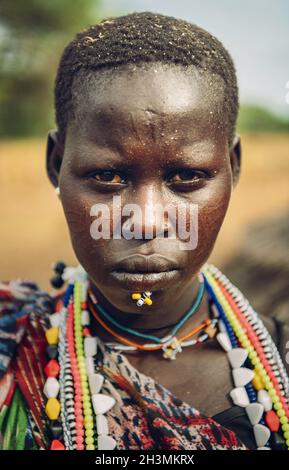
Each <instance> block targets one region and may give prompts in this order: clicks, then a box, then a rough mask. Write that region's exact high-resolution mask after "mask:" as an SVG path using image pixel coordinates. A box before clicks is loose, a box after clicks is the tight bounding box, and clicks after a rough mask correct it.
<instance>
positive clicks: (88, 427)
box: [73, 281, 95, 450]
mask: <svg viewBox="0 0 289 470" xmlns="http://www.w3.org/2000/svg"><path fill="white" fill-rule="evenodd" d="M80 296H81V285H80V283H79V282H78V281H75V282H74V290H73V309H74V335H75V349H76V357H77V363H78V368H79V373H80V384H81V391H82V406H83V413H84V419H83V424H84V428H85V443H86V449H87V450H94V449H95V446H94V429H93V428H94V426H93V415H92V406H91V401H90V395H89V386H88V377H87V372H86V363H85V355H84V347H83V336H82V325H81V311H82V309H81V298H80Z"/></svg>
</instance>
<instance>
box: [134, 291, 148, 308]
mask: <svg viewBox="0 0 289 470" xmlns="http://www.w3.org/2000/svg"><path fill="white" fill-rule="evenodd" d="M151 295H152V292H149V291H146V292H142V293H140V292H133V293H132V294H131V298H132V300H136V301H137V302H136V304H137V306H138V307H142V306H143V305H144V304H145V305H152V303H153V301H152V299H151V298H150V297H151Z"/></svg>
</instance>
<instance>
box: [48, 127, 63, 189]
mask: <svg viewBox="0 0 289 470" xmlns="http://www.w3.org/2000/svg"><path fill="white" fill-rule="evenodd" d="M63 153H64V146H63V145H62V144H60V139H59V133H58V131H56V130H51V131H49V132H48V136H47V143H46V172H47V175H48V178H49V179H50V181H51V183H52V184H53V186H55V187H57V186H58V179H59V172H60V168H61V163H62V158H63Z"/></svg>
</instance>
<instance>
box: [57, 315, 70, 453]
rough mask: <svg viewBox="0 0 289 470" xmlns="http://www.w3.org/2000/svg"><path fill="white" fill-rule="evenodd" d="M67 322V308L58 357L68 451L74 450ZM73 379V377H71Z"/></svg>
mask: <svg viewBox="0 0 289 470" xmlns="http://www.w3.org/2000/svg"><path fill="white" fill-rule="evenodd" d="M66 321H67V308H66V307H63V308H62V309H61V312H60V324H59V343H58V356H59V366H60V374H59V381H60V405H61V411H60V415H61V421H62V427H63V433H64V443H65V447H66V449H68V450H72V449H73V444H72V435H71V432H70V431H71V428H70V426H69V424H68V416H67V413H68V411H67V406H66V399H67V398H68V397H67V394H69V393H70V384H69V383H67V379H68V373H69V375H70V377H71V373H70V368H69V369H68V365H67V345H66ZM71 378H72V377H71ZM67 387H68V388H67Z"/></svg>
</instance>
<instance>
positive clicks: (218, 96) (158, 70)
mask: <svg viewBox="0 0 289 470" xmlns="http://www.w3.org/2000/svg"><path fill="white" fill-rule="evenodd" d="M72 102H73V109H74V119H73V120H72V121H71V123H69V126H68V127H70V124H71V126H72V128H74V129H73V132H75V131H76V132H77V133H79V134H82V136H86V137H88V138H91V137H92V136H95V135H97V134H99V135H97V137H98V139H99V138H100V137H101V138H102V139H104V140H106V139H107V138H109V139H112V137H115V138H119V137H120V136H122V137H123V136H124V135H126V134H131V133H132V130H134V131H135V130H136V127H137V128H138V132H142V130H143V131H145V132H147V131H148V127H149V128H150V129H149V130H150V132H151V133H153V132H154V131H153V128H155V130H158V132H160V133H161V134H163V135H165V134H166V133H169V134H170V133H171V132H175V131H176V129H178V131H179V135H180V136H181V135H182V134H183V136H184V135H185V134H187V133H188V132H189V133H190V137H191V138H192V137H194V135H195V137H196V138H197V137H199V136H200V134H201V135H202V136H204V135H209V134H212V132H214V131H215V130H219V131H220V130H224V127H225V123H224V113H223V112H222V110H223V103H224V84H223V81H222V79H221V78H220V77H219V76H217V75H212V74H211V73H208V72H206V71H204V70H202V71H200V70H198V69H196V68H195V67H193V66H190V67H184V66H183V65H173V64H163V63H143V64H138V65H134V64H129V65H126V66H121V67H117V68H109V69H102V70H99V71H96V72H85V71H84V72H82V73H80V74H79V75H78V76H77V77H76V78H75V80H74V83H73V89H72ZM75 124H76V126H75ZM75 127H76V128H75Z"/></svg>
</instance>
